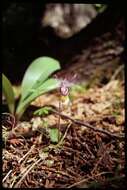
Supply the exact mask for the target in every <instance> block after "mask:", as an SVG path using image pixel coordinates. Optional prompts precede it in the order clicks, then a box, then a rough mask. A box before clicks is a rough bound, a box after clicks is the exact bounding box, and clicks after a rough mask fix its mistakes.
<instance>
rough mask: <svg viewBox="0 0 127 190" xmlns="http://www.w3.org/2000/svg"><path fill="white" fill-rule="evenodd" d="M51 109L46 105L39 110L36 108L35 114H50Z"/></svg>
mask: <svg viewBox="0 0 127 190" xmlns="http://www.w3.org/2000/svg"><path fill="white" fill-rule="evenodd" d="M50 110H52V108H51V107H48V106H45V107H43V108H39V109H38V110H36V111H35V112H34V115H39V116H44V115H48V114H49V111H50Z"/></svg>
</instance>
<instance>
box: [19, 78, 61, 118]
mask: <svg viewBox="0 0 127 190" xmlns="http://www.w3.org/2000/svg"><path fill="white" fill-rule="evenodd" d="M59 85H60V81H58V80H56V79H53V78H50V79H48V80H46V81H45V82H44V83H42V85H40V86H39V87H38V88H37V89H35V90H34V91H33V92H32V93H31V94H30V95H29V96H28V97H27V98H25V99H24V100H23V101H20V102H19V105H18V107H17V110H16V115H17V117H18V118H20V117H21V116H22V114H23V113H24V111H25V110H26V108H27V107H28V106H29V105H30V103H31V102H32V101H33V100H35V99H36V98H37V97H38V96H40V95H41V94H44V93H46V92H49V91H51V90H54V89H56V88H58V87H59Z"/></svg>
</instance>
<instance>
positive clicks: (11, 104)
mask: <svg viewBox="0 0 127 190" xmlns="http://www.w3.org/2000/svg"><path fill="white" fill-rule="evenodd" d="M2 90H3V93H4V96H5V98H6V100H7V103H8V108H9V111H10V112H11V113H12V114H14V111H15V97H14V91H13V88H12V84H11V82H10V81H9V80H8V78H7V77H6V76H5V75H4V74H2Z"/></svg>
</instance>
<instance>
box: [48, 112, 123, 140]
mask: <svg viewBox="0 0 127 190" xmlns="http://www.w3.org/2000/svg"><path fill="white" fill-rule="evenodd" d="M51 111H52V112H54V113H55V114H58V115H60V116H61V117H63V118H66V119H69V120H71V121H72V122H73V123H75V124H78V125H82V126H84V127H88V128H90V129H92V130H94V131H96V132H100V133H103V134H105V135H108V136H110V137H112V138H117V139H121V140H124V136H123V135H121V136H119V135H115V134H112V133H110V132H109V131H106V130H103V129H97V128H95V127H93V126H92V125H90V124H89V123H86V122H83V121H79V120H76V119H73V118H71V117H70V116H68V115H64V114H62V113H59V112H58V111H56V110H51Z"/></svg>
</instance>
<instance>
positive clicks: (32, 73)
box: [21, 57, 60, 100]
mask: <svg viewBox="0 0 127 190" xmlns="http://www.w3.org/2000/svg"><path fill="white" fill-rule="evenodd" d="M58 69H60V64H59V62H58V61H57V60H55V59H53V58H50V57H39V58H37V59H35V60H34V61H33V62H32V63H31V65H30V66H29V67H28V69H27V70H26V72H25V75H24V78H23V81H22V89H21V99H22V100H23V99H24V98H25V97H26V96H29V94H30V93H31V89H33V88H34V89H35V90H36V89H37V88H38V87H39V86H40V85H42V83H43V82H44V81H45V80H46V79H47V78H48V77H49V76H50V75H51V74H52V73H53V72H55V71H56V70H58Z"/></svg>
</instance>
